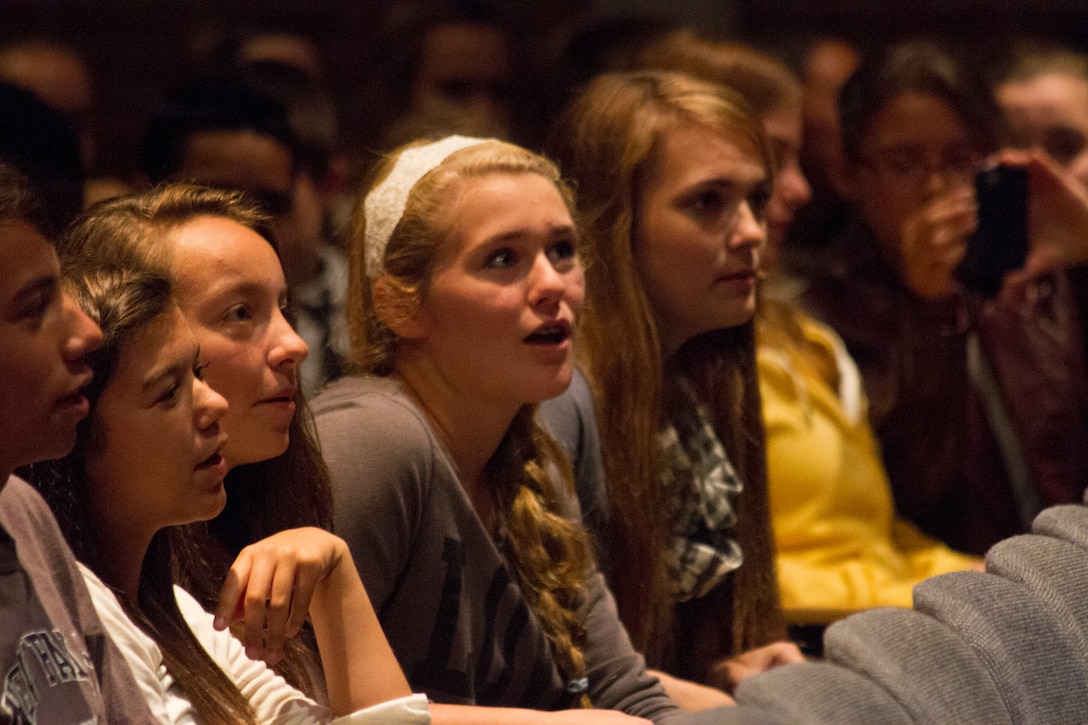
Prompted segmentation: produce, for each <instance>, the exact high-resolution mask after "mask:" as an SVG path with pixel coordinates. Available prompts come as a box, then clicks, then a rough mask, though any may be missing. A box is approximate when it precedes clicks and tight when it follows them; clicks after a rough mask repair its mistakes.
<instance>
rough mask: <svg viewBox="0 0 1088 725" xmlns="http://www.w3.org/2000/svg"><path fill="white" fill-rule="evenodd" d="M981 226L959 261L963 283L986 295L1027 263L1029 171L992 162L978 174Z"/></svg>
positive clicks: (990, 294)
mask: <svg viewBox="0 0 1088 725" xmlns="http://www.w3.org/2000/svg"><path fill="white" fill-rule="evenodd" d="M975 195H976V198H977V200H978V228H977V229H976V230H975V233H974V234H973V235H972V236H971V238H970V239H969V240H968V242H967V253H966V255H965V256H964V259H963V262H962V264H961V265H960V269H959V277H960V280H961V281H962V282H963V284H964V286H966V287H967V288H968V289H971V290H974V291H976V292H978V293H979V294H981V295H982V296H984V297H993V296H994V295H996V294H997V293H998V291H999V290H1000V289H1001V284H1002V281H1003V280H1004V278H1005V275H1006V274H1008V273H1009V272H1011V271H1013V270H1014V269H1019V268H1020V267H1023V266H1024V259H1025V257H1026V256H1027V251H1028V229H1027V218H1028V175H1027V170H1026V169H1022V168H1016V167H1012V166H993V167H989V168H985V169H982V170H981V171H979V172H978V174H977V175H976V176H975Z"/></svg>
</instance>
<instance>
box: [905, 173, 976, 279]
mask: <svg viewBox="0 0 1088 725" xmlns="http://www.w3.org/2000/svg"><path fill="white" fill-rule="evenodd" d="M977 225H978V210H977V208H976V205H975V197H974V193H973V191H972V190H971V189H969V188H967V187H961V188H957V189H954V190H952V191H951V192H949V193H948V194H943V195H941V196H939V197H937V198H935V199H933V200H932V201H930V202H929V203H928V204H926V205H925V206H923V207H922V208H920V209H919V210H918V211H917V212H915V213H914V214H913V215H911V216H910V217H909V218H908V219H907V221H906V223H905V224H904V227H903V242H902V251H901V253H902V264H903V274H904V277H905V281H906V282H907V284H908V285H909V286H910V288H911V289H912V290H913V291H914V293H915V294H917V295H918V296H920V297H923V298H937V297H942V296H945V295H948V294H950V293H951V292H952V291H953V289H954V287H955V285H954V279H953V274H954V272H955V269H956V266H957V265H958V264H959V263H960V261H961V260H962V259H963V257H964V255H965V254H966V253H967V238H968V237H969V236H970V235H971V234H972V233H973V232H974V231H975V228H976V227H977Z"/></svg>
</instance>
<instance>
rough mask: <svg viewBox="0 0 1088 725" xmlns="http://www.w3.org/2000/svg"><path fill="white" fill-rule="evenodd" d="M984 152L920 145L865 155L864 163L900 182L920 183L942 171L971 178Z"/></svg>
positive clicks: (958, 177)
mask: <svg viewBox="0 0 1088 725" xmlns="http://www.w3.org/2000/svg"><path fill="white" fill-rule="evenodd" d="M982 159H983V155H982V154H980V153H979V152H978V151H975V150H974V149H970V148H953V149H946V150H945V151H943V152H942V153H941V154H940V155H933V154H927V153H926V152H925V151H923V150H922V149H918V148H892V149H885V150H883V151H878V152H876V153H874V154H872V155H870V156H865V157H862V160H861V161H862V164H863V165H864V166H867V167H869V168H870V169H872V170H873V171H874V172H876V173H877V174H879V175H880V176H883V177H884V178H886V179H888V180H889V181H893V182H896V183H900V184H910V185H912V186H921V185H922V184H924V183H926V181H928V180H929V179H930V177H932V176H933V174H940V175H941V176H943V177H945V178H946V179H949V180H951V181H954V182H959V183H966V182H969V181H971V180H972V179H973V178H974V176H975V173H976V172H977V171H978V170H979V167H981V166H982Z"/></svg>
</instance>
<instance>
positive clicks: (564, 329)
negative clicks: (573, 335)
mask: <svg viewBox="0 0 1088 725" xmlns="http://www.w3.org/2000/svg"><path fill="white" fill-rule="evenodd" d="M569 337H570V327H569V326H568V325H565V324H563V323H556V324H554V325H541V326H540V327H538V328H537V329H536V332H534V333H533V334H532V335H529V336H528V337H527V338H525V342H527V343H529V344H530V345H558V344H559V343H561V342H564V341H565V340H566V339H567V338H569Z"/></svg>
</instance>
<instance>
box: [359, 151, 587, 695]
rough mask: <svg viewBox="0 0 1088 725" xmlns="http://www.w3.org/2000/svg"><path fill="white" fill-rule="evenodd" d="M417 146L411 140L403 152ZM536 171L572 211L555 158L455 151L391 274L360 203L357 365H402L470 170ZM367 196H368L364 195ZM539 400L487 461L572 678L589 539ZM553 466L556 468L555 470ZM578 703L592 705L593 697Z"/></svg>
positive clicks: (403, 224) (508, 546) (401, 230)
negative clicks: (409, 330)
mask: <svg viewBox="0 0 1088 725" xmlns="http://www.w3.org/2000/svg"><path fill="white" fill-rule="evenodd" d="M407 148H412V146H408V147H404V148H402V149H401V151H403V150H405V149H407ZM397 157H398V154H396V153H395V154H393V155H392V156H391V157H389V158H386V159H384V160H383V161H382V162H381V163H380V164H379V165H378V166H377V168H376V169H375V176H374V179H373V182H372V184H371V185H370V186H371V187H373V186H376V185H377V184H380V183H381V181H382V180H383V179H384V177H385V176H386V175H388V174H389V172H390V170H391V169H392V168H393V165H394V164H395V163H396V159H397ZM497 173H502V174H537V175H540V176H543V177H544V178H546V179H548V180H550V181H551V182H552V183H553V184H555V186H556V188H557V189H558V190H559V192H560V195H561V196H562V197H563V199H564V201H565V202H566V204H567V207H568V209H570V210H571V211H572V214H573V199H572V195H571V193H570V190H569V188H568V187H567V186H566V185H565V184H564V183H563V182H562V181H561V180H560V178H559V171H558V169H557V168H556V167H555V165H554V164H553V163H551V162H550V161H548V160H547V159H545V158H544V157H542V156H539V155H537V154H534V153H531V152H529V151H526V150H525V149H523V148H521V147H519V146H515V145H513V144H509V143H505V142H501V141H486V142H484V143H482V144H479V145H475V146H471V147H468V148H465V149H461V150H459V151H456V152H454V153H452V154H450V155H449V156H448V157H447V158H446V159H445V160H444V161H442V162H441V163H440V164H439V165H438V166H437V167H436V168H434V169H432V170H431V171H430V172H428V173H427V174H426V175H424V176H423V177H422V178H421V179H420V180H419V181H418V182H417V183H416V184H415V186H414V187H412V190H411V193H410V194H409V197H408V200H407V203H406V205H405V209H404V213H403V215H402V216H401V218H400V220H399V221H398V222H397V224H396V226H395V227H394V228H393V232H392V235H391V236H390V239H389V244H388V246H387V248H386V253H385V259H384V266H385V272H384V273H383V274H382V275H381V276H380V277H379V278H378V279H377V280H374V281H372V280H371V279H370V277H369V276H368V274H367V273H368V270H367V261H366V250H365V249H364V240H365V239H366V224H367V221H368V220H367V219H366V217H365V214H364V205H363V203H362V201H361V200H360V203H359V204H358V205H357V207H356V213H355V224H354V230H353V234H352V247H351V276H350V284H349V288H348V326H349V329H350V331H351V340H352V354H351V366H352V369H353V371H354V372H356V373H359V374H371V375H383V376H384V375H389V374H390V373H392V372H393V371H394V370H395V369H396V357H397V336H396V334H395V333H394V332H393V331H392V329H391V328H390V325H389V317H390V315H392V316H396V315H398V314H410V313H411V312H412V311H414V310H415V309H417V308H418V306H419V305H420V304H422V302H423V300H424V299H426V297H427V295H428V293H429V285H430V281H431V278H432V276H433V274H434V272H435V268H436V266H437V264H438V257H439V254H440V253H441V248H442V246H443V242H444V241H445V238H446V235H447V231H446V230H444V229H442V228H440V227H438V226H437V225H436V220H438V219H440V218H441V217H442V212H443V211H444V209H445V205H446V203H447V200H448V199H449V198H450V196H451V191H452V190H453V189H455V188H456V185H457V184H458V183H460V182H461V181H462V180H463V179H466V178H479V177H483V176H487V175H490V174H497ZM360 198H361V199H365V194H364V195H362V196H361V197H360ZM378 285H387V290H391V295H392V297H393V301H392V302H391V303H390V301H389V300H385V301H384V302H385V303H384V304H382V305H381V309H380V310H379V309H378V307H379V306H378V305H376V304H375V288H376V287H377V286H378ZM534 410H535V406H524V407H523V408H522V409H521V410H520V411H519V412H518V414H517V415H516V416H515V418H514V421H513V422H512V423H511V425H510V428H509V429H508V430H507V432H506V435H505V437H504V438H503V441H502V443H501V444H500V445H499V448H498V449H497V450H496V451H495V453H494V454H493V455H492V456H491V458H490V460H489V461H488V463H487V466H486V469H485V475H486V477H487V480H488V483H489V488H490V490H491V491H492V493H493V495H494V500H495V507H496V511H497V512H498V517H499V525H498V530H499V542H498V543H499V545H500V547H501V548H502V549H503V551H504V553H505V555H506V557H507V558H508V559H509V560H510V561H512V562H513V564H514V572H515V575H516V577H517V580H518V583H519V585H520V586H521V589H522V591H523V593H524V594H525V598H526V600H527V601H528V603H529V606H530V608H531V609H532V611H533V613H534V614H535V615H536V616H537V618H538V619H539V620H540V622H541V624H542V626H543V627H544V631H545V632H546V633H547V636H548V639H549V641H550V642H551V644H552V649H553V652H554V656H555V659H556V661H557V664H558V666H559V669H560V671H561V672H562V673H563V675H564V677H566V678H567V679H568V680H569V681H572V682H573V681H576V680H580V679H582V678H584V677H585V676H586V667H585V655H584V649H585V646H586V631H585V622H583V621H582V618H581V614H580V606H581V604H582V602H583V599H584V597H585V593H586V581H587V577H588V574H589V571H590V567H591V564H592V550H591V547H590V543H589V538H588V536H587V534H586V532H585V530H584V529H583V528H582V527H581V525H579V524H577V523H574V522H571V521H570V520H569V519H567V518H566V517H565V516H564V515H563V514H562V512H561V511H560V510H559V495H558V494H559V491H557V489H556V481H555V480H554V479H555V476H554V473H555V472H558V474H559V476H560V478H561V483H562V485H564V486H566V487H567V488H568V489H570V490H572V489H573V477H572V474H571V471H570V465H569V463H568V462H567V461H566V459H565V458H564V456H563V454H562V452H561V451H560V449H559V446H558V445H557V444H556V443H555V441H554V440H552V439H551V437H549V436H548V435H547V434H546V433H545V432H544V431H543V430H542V429H541V428H540V427H539V426H538V425H537V424H536V423H535V421H534V417H533V413H534ZM549 472H552V474H553V475H549ZM578 704H580V705H581V706H583V707H589V706H590V702H589V698H588V696H586V695H585V694H581V695H580V696H578Z"/></svg>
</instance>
